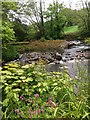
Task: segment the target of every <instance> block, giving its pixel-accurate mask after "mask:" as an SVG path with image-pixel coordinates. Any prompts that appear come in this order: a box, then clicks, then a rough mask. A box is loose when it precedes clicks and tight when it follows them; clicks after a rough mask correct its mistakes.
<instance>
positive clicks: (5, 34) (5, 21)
mask: <svg viewBox="0 0 90 120" xmlns="http://www.w3.org/2000/svg"><path fill="white" fill-rule="evenodd" d="M1 4H2V9H1V11H0V12H1V14H2V27H1V28H2V41H3V44H7V43H8V42H10V41H12V40H15V36H14V33H15V32H14V30H13V25H12V23H11V21H10V16H11V15H12V12H10V11H12V10H13V11H16V9H17V7H16V5H17V4H16V3H15V2H1Z"/></svg>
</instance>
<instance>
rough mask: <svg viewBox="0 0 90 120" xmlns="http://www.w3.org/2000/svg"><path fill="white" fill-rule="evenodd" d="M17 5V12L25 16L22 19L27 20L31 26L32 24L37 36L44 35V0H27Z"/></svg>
mask: <svg viewBox="0 0 90 120" xmlns="http://www.w3.org/2000/svg"><path fill="white" fill-rule="evenodd" d="M19 6H20V13H19V14H22V15H24V16H25V19H24V21H28V23H29V24H31V26H32V25H33V27H34V30H35V31H36V33H37V34H38V37H39V38H40V37H44V34H45V32H44V31H45V29H44V14H43V11H44V2H42V0H40V1H39V2H36V1H34V0H32V1H30V0H28V1H27V2H25V3H19ZM22 17H23V16H22Z"/></svg>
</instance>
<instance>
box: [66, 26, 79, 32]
mask: <svg viewBox="0 0 90 120" xmlns="http://www.w3.org/2000/svg"><path fill="white" fill-rule="evenodd" d="M74 32H78V26H77V25H75V26H70V27H65V28H64V33H65V34H67V33H74Z"/></svg>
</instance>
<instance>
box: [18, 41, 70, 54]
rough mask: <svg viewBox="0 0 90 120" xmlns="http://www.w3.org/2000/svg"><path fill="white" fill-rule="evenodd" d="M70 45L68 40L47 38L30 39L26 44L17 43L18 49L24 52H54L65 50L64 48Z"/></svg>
mask: <svg viewBox="0 0 90 120" xmlns="http://www.w3.org/2000/svg"><path fill="white" fill-rule="evenodd" d="M67 47H68V41H66V40H45V41H40V40H36V41H30V42H29V43H28V44H25V45H20V44H19V45H17V48H18V51H19V52H20V53H24V52H53V51H59V52H60V51H61V52H62V51H63V49H65V48H67Z"/></svg>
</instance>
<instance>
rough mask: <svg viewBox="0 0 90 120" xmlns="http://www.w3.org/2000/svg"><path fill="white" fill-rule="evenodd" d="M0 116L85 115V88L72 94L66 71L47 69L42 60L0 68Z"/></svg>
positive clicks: (72, 90)
mask: <svg viewBox="0 0 90 120" xmlns="http://www.w3.org/2000/svg"><path fill="white" fill-rule="evenodd" d="M1 79H2V92H3V101H2V104H3V118H11V119H13V118H14V119H15V118H70V119H72V120H74V119H79V120H81V119H82V120H84V118H87V119H88V120H89V118H88V115H89V113H88V104H87V92H86V90H84V89H83V88H82V91H83V92H82V91H79V93H78V92H77V93H76V94H75V92H74V86H76V85H77V84H78V83H79V81H75V80H72V79H71V78H70V77H69V75H68V74H67V73H66V72H63V73H60V72H53V73H48V72H46V71H45V68H44V66H43V64H42V63H39V64H38V65H35V64H30V65H25V66H22V67H21V68H20V67H19V65H18V64H9V65H6V66H4V67H3V70H2V78H1Z"/></svg>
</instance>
